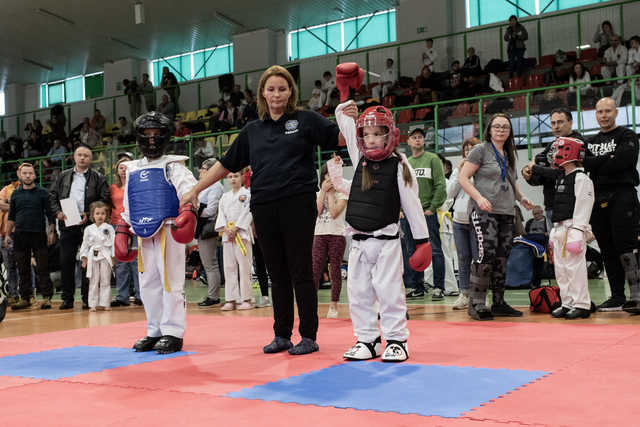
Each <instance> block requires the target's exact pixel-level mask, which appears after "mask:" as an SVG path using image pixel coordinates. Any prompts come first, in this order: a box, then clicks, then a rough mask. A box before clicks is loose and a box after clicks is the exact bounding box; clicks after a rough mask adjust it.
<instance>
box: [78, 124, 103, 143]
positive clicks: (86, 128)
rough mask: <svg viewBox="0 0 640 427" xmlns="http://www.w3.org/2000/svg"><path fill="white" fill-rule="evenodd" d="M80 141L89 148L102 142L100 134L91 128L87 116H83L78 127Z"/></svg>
mask: <svg viewBox="0 0 640 427" xmlns="http://www.w3.org/2000/svg"><path fill="white" fill-rule="evenodd" d="M80 142H81V143H83V144H84V145H86V146H88V147H90V148H95V147H96V146H98V145H100V143H101V142H102V138H101V137H100V134H99V133H98V132H96V131H95V130H94V129H92V128H91V125H90V124H89V119H88V118H85V119H84V121H83V122H82V128H81V129H80Z"/></svg>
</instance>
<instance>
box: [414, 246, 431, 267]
mask: <svg viewBox="0 0 640 427" xmlns="http://www.w3.org/2000/svg"><path fill="white" fill-rule="evenodd" d="M430 264H431V243H430V242H426V243H420V244H419V245H416V251H415V252H414V253H413V255H411V258H409V265H410V266H411V268H412V269H414V270H415V271H425V270H426V269H427V267H429V265H430Z"/></svg>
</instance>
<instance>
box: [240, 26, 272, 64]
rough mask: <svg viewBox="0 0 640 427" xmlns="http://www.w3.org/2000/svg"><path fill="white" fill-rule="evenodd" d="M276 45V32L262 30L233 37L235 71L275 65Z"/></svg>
mask: <svg viewBox="0 0 640 427" xmlns="http://www.w3.org/2000/svg"><path fill="white" fill-rule="evenodd" d="M276 43H278V36H277V33H276V32H275V31H272V30H269V29H262V30H257V31H251V32H249V33H243V34H236V35H234V36H233V69H234V71H235V72H236V73H237V72H243V71H251V70H256V69H259V68H263V67H265V64H269V65H270V64H275V63H276V61H277V58H276V51H277V49H276Z"/></svg>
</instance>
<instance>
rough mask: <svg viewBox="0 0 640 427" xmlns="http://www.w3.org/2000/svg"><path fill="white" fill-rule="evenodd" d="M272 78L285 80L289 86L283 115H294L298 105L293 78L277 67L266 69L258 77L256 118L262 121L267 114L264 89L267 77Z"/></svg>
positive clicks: (296, 89) (296, 87) (296, 88)
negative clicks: (288, 94)
mask: <svg viewBox="0 0 640 427" xmlns="http://www.w3.org/2000/svg"><path fill="white" fill-rule="evenodd" d="M274 76H276V77H282V78H283V79H285V80H286V81H287V84H288V85H289V89H290V90H291V95H290V96H289V100H288V101H287V107H286V109H285V113H287V114H293V113H295V111H296V107H297V105H298V86H297V85H296V82H295V80H294V79H293V76H292V75H291V73H289V72H288V71H287V69H286V68H284V67H281V66H279V65H272V66H271V67H269V68H267V70H266V71H265V72H264V73H262V76H261V77H260V83H258V93H257V95H258V116H259V117H260V119H262V120H264V119H265V118H266V117H267V115H268V114H269V106H268V105H267V100H266V99H265V98H264V95H263V92H264V87H265V85H266V84H267V80H269V77H274Z"/></svg>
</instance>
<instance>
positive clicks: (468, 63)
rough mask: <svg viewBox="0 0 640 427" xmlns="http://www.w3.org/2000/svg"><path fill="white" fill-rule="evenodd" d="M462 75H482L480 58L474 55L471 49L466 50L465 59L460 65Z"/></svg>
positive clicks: (474, 52)
mask: <svg viewBox="0 0 640 427" xmlns="http://www.w3.org/2000/svg"><path fill="white" fill-rule="evenodd" d="M462 74H463V75H468V76H469V75H470V76H475V75H478V74H482V67H481V66H480V57H478V55H476V50H475V48H473V47H470V48H469V49H467V57H466V58H465V59H464V64H463V65H462Z"/></svg>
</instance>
